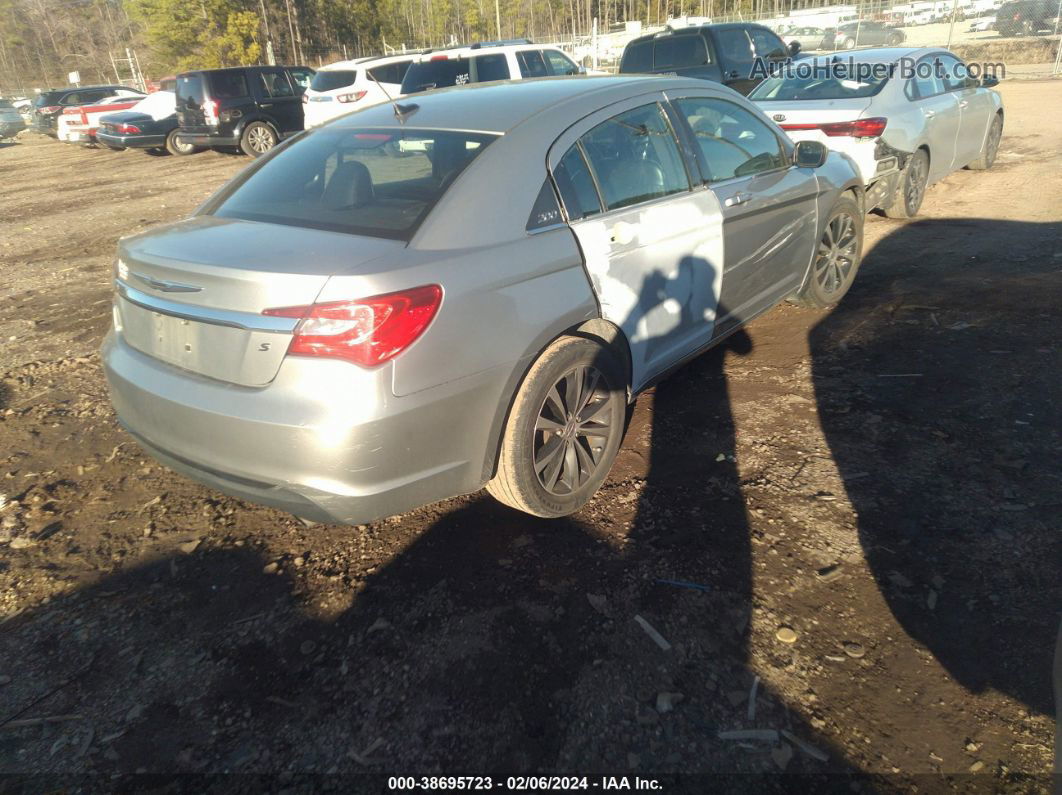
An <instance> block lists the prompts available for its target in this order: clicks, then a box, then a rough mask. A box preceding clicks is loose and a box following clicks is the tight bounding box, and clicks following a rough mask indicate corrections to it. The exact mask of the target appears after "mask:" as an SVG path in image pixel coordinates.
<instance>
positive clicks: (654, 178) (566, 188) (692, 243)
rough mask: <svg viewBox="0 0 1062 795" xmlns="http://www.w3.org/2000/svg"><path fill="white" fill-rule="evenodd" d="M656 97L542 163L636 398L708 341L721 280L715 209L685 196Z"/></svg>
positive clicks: (593, 125) (680, 162)
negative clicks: (626, 357)
mask: <svg viewBox="0 0 1062 795" xmlns="http://www.w3.org/2000/svg"><path fill="white" fill-rule="evenodd" d="M662 99H663V98H662V96H660V95H659V94H655V95H648V96H646V97H642V98H638V99H635V100H628V101H625V102H622V103H618V104H616V105H614V106H612V107H611V108H609V109H606V110H604V111H600V112H598V113H596V114H594V115H592V116H590V117H588V118H587V119H585V120H584V121H583V122H581V123H580V124H578V125H576V126H575V127H573V128H571V129H569V130H568V131H567V132H566V133H565V134H564V135H562V136H561V137H560V138H559V139H558V140H557V141H556V142H555V143H554V145H553V148H552V149H551V151H550V158H549V165H550V170H551V172H552V174H553V177H554V180H555V182H556V184H557V187H558V189H559V190H560V193H561V197H562V199H563V201H564V205H565V211H566V213H567V216H568V220H569V224H570V226H571V229H572V231H573V232H574V233H575V236H576V238H577V239H578V242H579V245H580V247H581V249H582V252H583V258H584V260H585V262H586V268H587V272H588V275H589V277H590V283H591V286H592V287H593V290H594V292H595V294H596V296H597V299H598V303H599V304H600V306H601V314H602V317H604V318H605V319H606V320H610V321H612V322H613V323H615V324H616V325H617V326H619V327H620V328H621V329H622V330H623V332H624V334H625V335H626V337H627V342H628V344H629V347H630V351H631V359H632V362H631V364H632V373H631V376H632V387H633V388H634V389H635V390H638V389H640V388H641V387H643V386H644V385H645V384H646V383H647V382H648V381H650V380H651V379H652V378H653V377H654V376H656V375H659V374H661V373H662V372H664V371H665V370H667V369H668V368H669V367H671V366H672V365H675V364H677V363H679V362H680V361H681V360H682V359H683V358H684V357H686V356H687V355H689V354H691V353H693V352H695V351H696V350H698V349H699V348H701V347H703V346H705V345H706V344H707V343H708V342H709V341H710V340H711V337H712V329H713V326H714V323H715V311H716V302H717V297H718V294H719V286H720V280H721V277H722V256H723V241H722V215H721V212H720V208H719V204H718V202H717V201H716V198H715V196H714V194H712V193H711V191H708V190H705V189H703V188H701V187H696V188H692V189H691V179H690V174H689V169H688V165H687V162H688V161H687V160H686V158H684V157H683V155H682V153H681V152H680V149H679V145H678V141H677V139H676V136H675V131H674V129H673V128H672V126H671V122H670V119H669V117H668V115H667V114H666V113H665V111H664V108H663V106H662V105H661V104H660V102H659V101H658V100H662ZM694 182H696V181H694Z"/></svg>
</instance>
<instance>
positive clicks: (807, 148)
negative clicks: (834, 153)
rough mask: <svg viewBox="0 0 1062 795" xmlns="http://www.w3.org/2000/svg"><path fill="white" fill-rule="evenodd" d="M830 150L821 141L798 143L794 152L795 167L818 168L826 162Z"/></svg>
mask: <svg viewBox="0 0 1062 795" xmlns="http://www.w3.org/2000/svg"><path fill="white" fill-rule="evenodd" d="M827 154H829V150H828V149H827V148H826V144H824V143H822V142H821V141H797V145H796V148H795V149H794V150H793V165H795V166H796V167H797V168H818V167H819V166H821V165H822V164H823V163H825V162H826V155H827Z"/></svg>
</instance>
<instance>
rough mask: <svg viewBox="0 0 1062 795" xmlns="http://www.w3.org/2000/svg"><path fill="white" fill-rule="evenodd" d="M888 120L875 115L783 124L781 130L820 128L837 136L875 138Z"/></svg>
mask: <svg viewBox="0 0 1062 795" xmlns="http://www.w3.org/2000/svg"><path fill="white" fill-rule="evenodd" d="M888 123H889V120H888V119H885V118H882V117H880V116H876V117H874V118H872V119H856V120H855V121H834V122H828V123H826V124H783V125H781V127H782V129H783V130H786V131H787V132H798V131H802V130H822V131H823V132H824V133H825V134H826V135H829V136H830V137H833V138H837V137H842V136H848V137H851V138H877V137H878V136H879V135H881V134H882V133H883V132H885V127H886V126H887V125H888Z"/></svg>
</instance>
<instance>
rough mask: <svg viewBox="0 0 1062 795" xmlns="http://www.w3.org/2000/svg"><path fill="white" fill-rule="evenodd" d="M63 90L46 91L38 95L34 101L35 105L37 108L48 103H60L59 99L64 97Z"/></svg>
mask: <svg viewBox="0 0 1062 795" xmlns="http://www.w3.org/2000/svg"><path fill="white" fill-rule="evenodd" d="M62 96H63V92H62V91H45V92H43V93H42V94H41V95H40V96H38V97H37V99H36V100H34V102H33V106H34V107H37V108H43V107H45V106H46V105H58V104H59V100H60V99H62Z"/></svg>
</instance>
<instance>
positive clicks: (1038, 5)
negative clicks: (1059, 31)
mask: <svg viewBox="0 0 1062 795" xmlns="http://www.w3.org/2000/svg"><path fill="white" fill-rule="evenodd" d="M1049 9H1050V10H1049ZM1056 13H1057V6H1056V5H1054V4H1053V3H1052V4H1049V3H1048V2H1047V0H1015V2H1011V3H1004V4H1003V5H1001V6H1000V7H999V10H998V11H996V30H997V31H998V32H999V35H1000V36H1034V35H1036V34H1037V33H1039V32H1040V31H1041V30H1044V29H1045V28H1046V29H1050V28H1051V22H1050V20H1052V19H1054V16H1055V14H1056Z"/></svg>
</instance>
